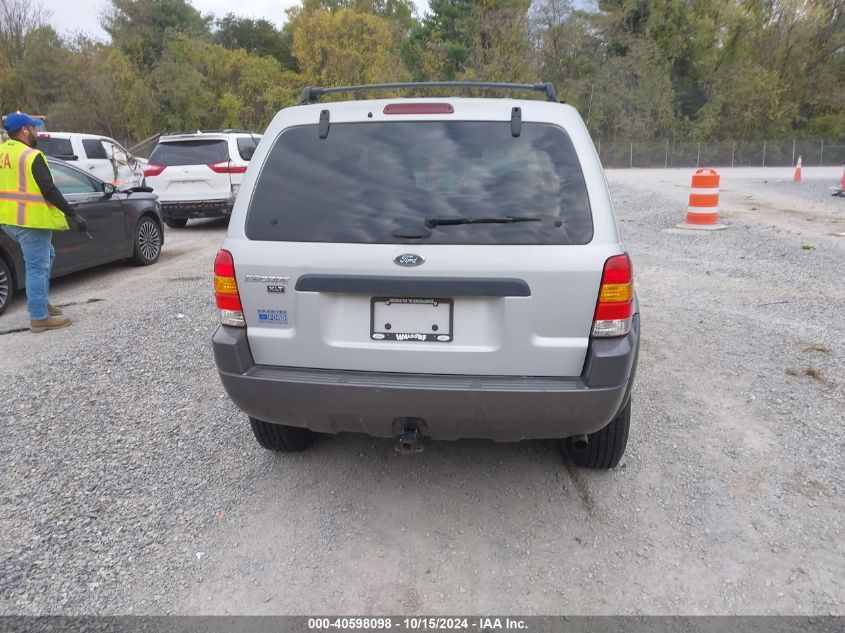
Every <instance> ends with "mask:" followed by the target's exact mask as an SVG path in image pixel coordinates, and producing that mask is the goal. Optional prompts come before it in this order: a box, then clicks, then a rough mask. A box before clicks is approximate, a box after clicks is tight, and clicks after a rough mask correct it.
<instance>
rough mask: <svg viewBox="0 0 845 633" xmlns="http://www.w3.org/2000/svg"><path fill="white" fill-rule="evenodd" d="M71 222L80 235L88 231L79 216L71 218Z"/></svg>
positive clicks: (84, 222) (86, 225) (83, 220)
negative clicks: (74, 223)
mask: <svg viewBox="0 0 845 633" xmlns="http://www.w3.org/2000/svg"><path fill="white" fill-rule="evenodd" d="M73 221H74V222H76V228H77V229H78V230H79V232H80V233H85V231H87V230H88V223H87V222H86V221H85V219H84V218H83V217H82V216H81V215H75V216H73Z"/></svg>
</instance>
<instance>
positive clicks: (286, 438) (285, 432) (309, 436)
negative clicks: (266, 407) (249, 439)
mask: <svg viewBox="0 0 845 633" xmlns="http://www.w3.org/2000/svg"><path fill="white" fill-rule="evenodd" d="M249 423H250V425H251V426H252V433H253V435H255V439H256V440H257V441H258V443H259V444H261V446H263V447H264V448H266V449H267V450H271V451H280V452H282V453H298V452H299V451H304V450H305V449H306V448H308V447H309V446H311V443H312V442H313V441H314V438H315V437H316V436H317V434H316V433H314V431H311V430H309V429H303V428H300V427H298V426H287V425H284V424H270V423H269V422H262V421H261V420H256V419H255V418H250V419H249Z"/></svg>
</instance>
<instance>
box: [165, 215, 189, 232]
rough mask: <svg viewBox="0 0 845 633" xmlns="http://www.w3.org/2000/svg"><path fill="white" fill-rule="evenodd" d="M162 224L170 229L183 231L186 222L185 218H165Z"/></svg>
mask: <svg viewBox="0 0 845 633" xmlns="http://www.w3.org/2000/svg"><path fill="white" fill-rule="evenodd" d="M164 223H165V224H166V225H167V226H169V227H170V228H171V229H184V228H185V225H186V224H187V223H188V220H187V219H186V218H166V219H165V220H164Z"/></svg>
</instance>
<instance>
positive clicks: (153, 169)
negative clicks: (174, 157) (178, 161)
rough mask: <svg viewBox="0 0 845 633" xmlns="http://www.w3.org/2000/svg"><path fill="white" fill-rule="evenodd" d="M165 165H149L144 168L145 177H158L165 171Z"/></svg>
mask: <svg viewBox="0 0 845 633" xmlns="http://www.w3.org/2000/svg"><path fill="white" fill-rule="evenodd" d="M164 168H165V165H155V164H153V163H147V166H146V167H144V176H145V177H146V176H158V175H159V174H160V173H161V172H163V171H164Z"/></svg>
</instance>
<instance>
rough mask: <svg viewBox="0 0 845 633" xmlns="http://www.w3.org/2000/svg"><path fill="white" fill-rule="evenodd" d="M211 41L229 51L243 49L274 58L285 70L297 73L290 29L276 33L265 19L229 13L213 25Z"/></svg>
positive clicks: (275, 29)
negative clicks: (254, 18)
mask: <svg viewBox="0 0 845 633" xmlns="http://www.w3.org/2000/svg"><path fill="white" fill-rule="evenodd" d="M213 39H214V42H216V43H217V44H220V45H222V46H225V47H226V48H228V49H237V48H242V49H244V50H245V51H247V52H249V53H254V54H255V55H259V56H262V57H266V56H269V57H273V58H275V59H276V60H277V61H278V62H279V63H280V64H282V66H284V67H285V68H288V69H291V70H296V61H295V60H294V59H293V55H292V53H291V47H292V45H293V41H292V38H291V36H290V32H289V30H284V29H282V30H279V29H277V28H276V27H275V26H273V24H272V23H271V22H270V21H268V20H263V19H262V20H253V19H251V18H241V17H238V16H236V15H235V14H233V13H229V14H228V15H226V16H225V17H223V18H220V19H218V20H217V21H216V22H215V31H214V35H213Z"/></svg>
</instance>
